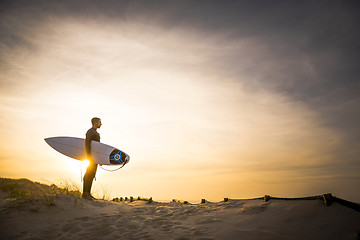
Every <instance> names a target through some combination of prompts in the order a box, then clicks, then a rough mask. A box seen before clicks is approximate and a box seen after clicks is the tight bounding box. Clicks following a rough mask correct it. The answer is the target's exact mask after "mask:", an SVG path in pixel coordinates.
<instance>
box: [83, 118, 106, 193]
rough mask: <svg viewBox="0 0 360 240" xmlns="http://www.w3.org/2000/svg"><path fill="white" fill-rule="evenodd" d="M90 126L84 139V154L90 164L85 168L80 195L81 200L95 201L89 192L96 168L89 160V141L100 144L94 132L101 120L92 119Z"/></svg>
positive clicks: (92, 161)
mask: <svg viewBox="0 0 360 240" xmlns="http://www.w3.org/2000/svg"><path fill="white" fill-rule="evenodd" d="M91 124H92V128H90V129H89V130H88V131H87V132H86V138H85V153H86V158H87V159H88V160H89V162H90V164H89V166H88V167H87V169H86V173H85V175H84V185H83V194H82V197H83V198H85V199H89V200H93V199H95V198H94V197H93V196H92V195H91V193H90V191H91V186H92V183H93V180H94V178H95V174H96V170H97V166H98V165H97V164H96V163H94V160H93V159H92V158H91V141H97V142H100V134H99V133H98V132H97V131H96V129H98V128H100V127H101V125H102V124H101V119H100V118H97V117H94V118H93V119H91Z"/></svg>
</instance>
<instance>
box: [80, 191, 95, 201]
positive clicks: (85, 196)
mask: <svg viewBox="0 0 360 240" xmlns="http://www.w3.org/2000/svg"><path fill="white" fill-rule="evenodd" d="M82 198H84V199H87V200H96V198H94V197H93V196H92V195H91V194H90V193H86V192H84V193H83V194H82Z"/></svg>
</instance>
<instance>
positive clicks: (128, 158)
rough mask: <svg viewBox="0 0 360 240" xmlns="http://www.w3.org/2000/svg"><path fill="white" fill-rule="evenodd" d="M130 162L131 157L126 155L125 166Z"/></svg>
mask: <svg viewBox="0 0 360 240" xmlns="http://www.w3.org/2000/svg"><path fill="white" fill-rule="evenodd" d="M129 161H130V156H129V155H127V154H126V157H125V164H126V163H128V162H129Z"/></svg>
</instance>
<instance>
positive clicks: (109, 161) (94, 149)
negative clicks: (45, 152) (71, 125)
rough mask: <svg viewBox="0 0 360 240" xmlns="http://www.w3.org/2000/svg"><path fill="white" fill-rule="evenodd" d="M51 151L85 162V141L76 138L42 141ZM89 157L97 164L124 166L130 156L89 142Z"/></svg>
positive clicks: (97, 143) (51, 138)
mask: <svg viewBox="0 0 360 240" xmlns="http://www.w3.org/2000/svg"><path fill="white" fill-rule="evenodd" d="M44 140H45V142H47V144H49V145H50V146H51V147H52V148H53V149H55V150H56V151H58V152H59V153H62V154H64V155H66V156H68V157H71V158H74V159H77V160H85V159H86V154H85V139H83V138H76V137H49V138H45V139H44ZM91 157H92V159H93V160H94V162H95V163H97V164H102V165H125V164H127V163H128V162H129V160H130V156H129V155H128V154H126V153H124V152H123V151H121V150H119V149H117V148H115V147H112V146H110V145H107V144H104V143H100V142H96V141H91Z"/></svg>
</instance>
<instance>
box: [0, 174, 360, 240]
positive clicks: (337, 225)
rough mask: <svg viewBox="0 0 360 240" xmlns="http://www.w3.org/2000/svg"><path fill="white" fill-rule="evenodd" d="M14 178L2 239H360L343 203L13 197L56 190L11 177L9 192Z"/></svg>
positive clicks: (0, 227) (5, 187)
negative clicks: (21, 193) (198, 201)
mask: <svg viewBox="0 0 360 240" xmlns="http://www.w3.org/2000/svg"><path fill="white" fill-rule="evenodd" d="M2 180H3V179H2ZM9 181H10V180H7V183H6V184H5V183H4V181H2V184H1V190H2V191H1V205H0V206H1V208H0V210H1V211H0V216H1V224H0V236H1V239H359V234H360V225H359V223H360V212H358V211H356V210H353V209H351V208H348V207H345V206H342V205H340V204H338V203H336V202H335V203H333V204H331V206H325V205H324V203H323V201H321V200H297V201H284V200H275V199H270V200H269V201H267V202H265V201H264V200H263V199H255V200H235V199H230V200H229V201H227V202H217V203H212V202H206V203H199V204H190V203H188V204H182V203H179V202H168V203H164V202H156V199H155V201H153V202H152V203H148V202H146V201H140V200H135V201H133V202H130V201H121V202H114V201H108V200H95V201H89V200H84V199H81V198H79V197H78V196H76V194H70V193H67V194H60V193H57V194H52V195H50V194H47V195H39V194H37V195H36V194H33V196H32V197H29V196H28V197H24V196H22V197H11V196H13V195H14V191H17V192H19V188H24V191H23V195H26V194H25V192H26V191H27V190H31V191H32V192H36V191H35V190H34V189H35V188H39V186H40V188H42V191H45V190H44V189H48V190H47V191H49V189H51V187H50V186H46V185H42V184H41V185H40V184H36V183H32V182H30V181H28V180H11V182H10V183H11V184H10V187H9ZM19 181H20V182H19ZM21 181H26V184H21ZM25 185H26V186H25ZM32 185H33V186H32ZM35 185H37V186H35ZM53 187H54V186H53Z"/></svg>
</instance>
